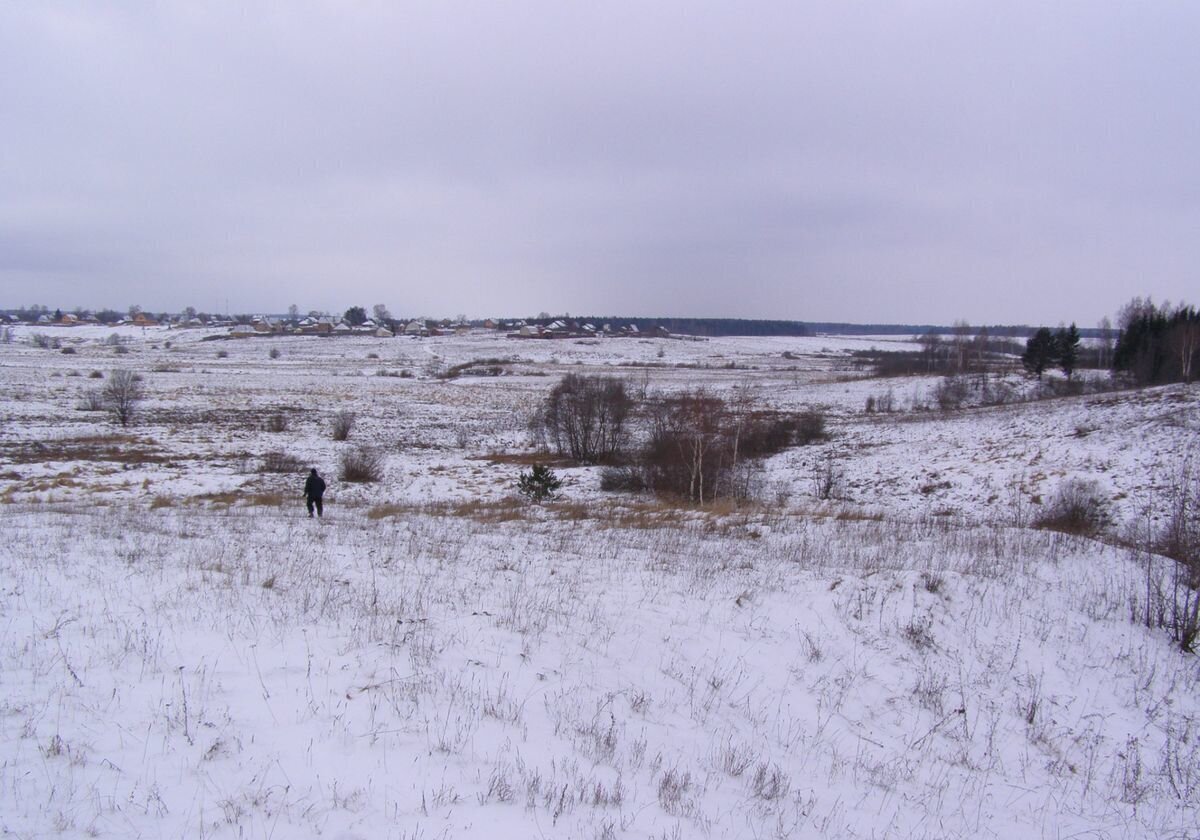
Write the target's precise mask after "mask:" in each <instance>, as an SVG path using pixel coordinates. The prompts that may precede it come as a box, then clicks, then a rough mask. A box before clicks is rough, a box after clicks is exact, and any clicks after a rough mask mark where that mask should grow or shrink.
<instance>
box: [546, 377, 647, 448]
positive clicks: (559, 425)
mask: <svg viewBox="0 0 1200 840" xmlns="http://www.w3.org/2000/svg"><path fill="white" fill-rule="evenodd" d="M632 407H633V401H632V400H631V399H630V398H629V395H628V394H627V393H626V389H625V383H624V382H623V381H621V380H620V379H614V378H612V377H605V376H580V375H578V374H574V373H568V374H567V375H566V376H564V377H563V378H562V381H561V382H559V383H558V384H557V385H555V386H554V388H553V389H551V391H550V394H549V396H548V397H547V398H546V404H545V406H544V408H543V409H542V414H541V417H540V423H541V425H542V427H543V429H544V430H545V432H546V435H547V437H548V438H549V439H550V440H552V441H554V445H555V447H556V448H557V449H558V451H559V453H560V454H563V455H568V456H570V457H571V458H572V459H574V460H576V461H580V462H583V463H587V464H594V463H598V462H600V461H605V460H610V459H612V458H614V457H617V456H618V455H620V454H621V451H622V449H623V447H624V445H625V441H626V437H627V429H626V420H627V419H628V417H629V413H630V410H631V409H632Z"/></svg>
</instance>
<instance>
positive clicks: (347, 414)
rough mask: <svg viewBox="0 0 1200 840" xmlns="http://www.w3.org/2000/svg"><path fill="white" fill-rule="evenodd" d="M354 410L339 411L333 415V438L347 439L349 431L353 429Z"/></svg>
mask: <svg viewBox="0 0 1200 840" xmlns="http://www.w3.org/2000/svg"><path fill="white" fill-rule="evenodd" d="M354 420H355V417H354V412H353V411H339V412H338V413H337V414H335V415H333V439H334V440H349V439H350V432H352V431H353V430H354Z"/></svg>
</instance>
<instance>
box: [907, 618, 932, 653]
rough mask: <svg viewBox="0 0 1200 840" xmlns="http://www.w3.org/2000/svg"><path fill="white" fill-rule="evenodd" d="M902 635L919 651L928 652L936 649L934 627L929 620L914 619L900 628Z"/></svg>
mask: <svg viewBox="0 0 1200 840" xmlns="http://www.w3.org/2000/svg"><path fill="white" fill-rule="evenodd" d="M900 635H901V636H903V637H904V640H905V641H907V642H908V643H909V644H910V645H912V646H913V647H914V648H916V649H917V650H920V651H926V650H930V649H931V648H933V647H934V643H933V632H932V627H931V625H930V622H929V620H928V619H913V620H912V621H910V622H909V623H908V624H906V625H904V626H903V627H902V628H900Z"/></svg>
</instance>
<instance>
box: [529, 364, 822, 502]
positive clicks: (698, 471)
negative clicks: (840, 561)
mask: <svg viewBox="0 0 1200 840" xmlns="http://www.w3.org/2000/svg"><path fill="white" fill-rule="evenodd" d="M534 428H535V431H536V433H537V435H538V436H539V437H540V438H541V440H542V441H543V442H544V443H545V444H546V445H547V446H553V448H554V449H555V450H556V451H557V452H558V454H559V455H561V456H563V457H566V458H569V459H571V460H573V461H576V462H578V463H584V464H606V465H607V468H606V469H605V470H604V471H603V472H602V474H601V487H602V489H605V490H643V489H649V490H651V491H653V492H655V493H656V494H660V495H666V496H672V497H678V498H682V499H685V500H688V501H691V502H697V503H705V502H710V501H712V500H714V499H717V498H722V497H726V498H728V497H734V498H744V497H746V496H747V495H749V493H750V485H751V476H752V468H753V466H754V464H755V463H756V462H758V461H760V460H761V459H763V458H765V457H767V456H770V455H773V454H775V453H777V452H780V451H782V450H783V449H785V448H787V447H789V446H802V445H805V444H809V443H813V442H814V441H818V440H821V439H823V438H824V437H825V417H824V415H823V414H821V413H820V412H817V411H806V412H802V413H796V414H780V413H777V412H769V411H764V410H761V409H759V408H757V407H755V406H754V405H753V404H751V402H750V401H749V400H746V399H739V400H736V401H729V400H726V399H725V398H723V397H720V396H718V395H716V394H712V393H709V392H707V391H704V390H702V389H701V390H696V391H687V392H683V393H678V394H670V395H664V396H651V395H645V394H644V393H643V394H638V395H635V394H634V392H633V390H632V389H631V388H629V387H628V386H627V385H626V383H625V382H624V381H623V380H620V379H616V378H613V377H603V376H582V375H579V374H567V375H566V376H564V377H563V379H562V380H561V381H560V382H559V383H558V384H557V385H555V386H554V387H553V388H552V389H551V391H550V394H549V395H548V396H547V398H546V402H545V404H544V405H543V407H542V409H541V411H540V412H539V414H538V415H537V417H536V419H535V421H534Z"/></svg>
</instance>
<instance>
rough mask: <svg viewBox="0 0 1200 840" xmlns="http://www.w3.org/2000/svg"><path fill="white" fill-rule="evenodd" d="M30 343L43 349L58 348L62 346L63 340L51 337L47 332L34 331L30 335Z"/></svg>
mask: <svg viewBox="0 0 1200 840" xmlns="http://www.w3.org/2000/svg"><path fill="white" fill-rule="evenodd" d="M29 343H30V344H32V345H33V346H34V347H37V348H39V349H42V350H57V349H58V348H59V347H61V346H62V341H60V340H59V339H57V338H51V337H50V336H48V335H46V334H45V333H34V334H33V335H31V336H29Z"/></svg>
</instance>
